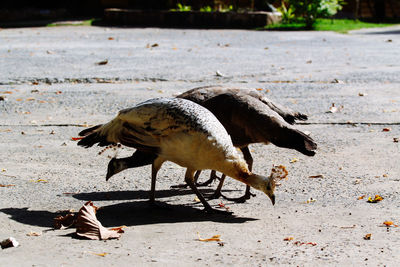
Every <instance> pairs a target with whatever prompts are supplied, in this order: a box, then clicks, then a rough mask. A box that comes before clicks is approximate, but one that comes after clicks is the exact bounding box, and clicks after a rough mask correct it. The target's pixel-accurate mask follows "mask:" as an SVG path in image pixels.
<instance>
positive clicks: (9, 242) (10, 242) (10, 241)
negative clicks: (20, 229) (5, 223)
mask: <svg viewBox="0 0 400 267" xmlns="http://www.w3.org/2000/svg"><path fill="white" fill-rule="evenodd" d="M0 246H1V248H2V249H5V248H12V247H14V248H15V247H18V246H19V243H18V241H17V240H16V239H15V238H14V237H9V238H7V239H4V240H3V241H1V242H0Z"/></svg>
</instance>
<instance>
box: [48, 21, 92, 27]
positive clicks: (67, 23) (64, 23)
mask: <svg viewBox="0 0 400 267" xmlns="http://www.w3.org/2000/svg"><path fill="white" fill-rule="evenodd" d="M96 21H97V20H96V19H88V20H77V21H73V20H72V21H62V22H54V23H49V24H47V25H46V26H47V27H57V26H92V25H93V23H94V22H96Z"/></svg>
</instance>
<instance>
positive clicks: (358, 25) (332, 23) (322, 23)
mask: <svg viewBox="0 0 400 267" xmlns="http://www.w3.org/2000/svg"><path fill="white" fill-rule="evenodd" d="M399 23H400V21H397V22H396V21H390V22H384V23H376V22H368V21H360V20H351V19H318V20H317V22H316V23H315V25H314V27H313V29H312V30H315V31H334V32H339V33H347V32H348V31H351V30H358V29H364V28H378V27H387V26H391V25H395V24H399ZM265 29H266V30H280V31H296V30H307V28H306V26H305V23H302V22H294V23H288V24H283V23H282V24H273V25H268V26H266V27H265Z"/></svg>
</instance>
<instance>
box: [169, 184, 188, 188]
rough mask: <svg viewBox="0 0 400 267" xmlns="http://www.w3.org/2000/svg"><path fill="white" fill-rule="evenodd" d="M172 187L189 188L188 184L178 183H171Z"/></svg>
mask: <svg viewBox="0 0 400 267" xmlns="http://www.w3.org/2000/svg"><path fill="white" fill-rule="evenodd" d="M170 187H171V188H187V187H188V185H187V184H177V185H171V186H170Z"/></svg>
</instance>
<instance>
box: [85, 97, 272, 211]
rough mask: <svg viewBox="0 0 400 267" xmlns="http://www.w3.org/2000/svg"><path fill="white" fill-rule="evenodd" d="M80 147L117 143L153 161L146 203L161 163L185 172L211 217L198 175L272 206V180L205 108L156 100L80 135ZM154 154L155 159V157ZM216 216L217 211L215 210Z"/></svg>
mask: <svg viewBox="0 0 400 267" xmlns="http://www.w3.org/2000/svg"><path fill="white" fill-rule="evenodd" d="M79 135H81V136H85V137H84V138H83V139H82V140H80V141H79V142H78V145H80V146H83V147H91V146H93V145H94V144H98V145H99V146H108V145H110V144H117V143H121V144H122V145H125V146H129V147H134V148H136V149H137V151H140V152H141V153H143V155H150V158H151V159H152V175H151V176H152V179H151V193H150V201H151V202H154V200H155V183H156V176H157V172H158V170H159V169H160V168H161V165H162V164H163V163H164V162H165V161H167V160H168V161H172V162H174V163H176V164H178V165H180V166H183V167H186V168H187V170H186V174H185V182H186V183H187V184H188V185H189V187H190V188H191V189H192V190H193V192H194V193H195V194H196V195H197V197H198V198H199V199H200V201H201V202H202V203H203V205H204V207H205V211H207V212H215V211H216V210H214V209H213V208H211V206H210V204H208V203H207V201H206V200H205V198H204V197H203V195H202V194H201V193H200V192H199V190H198V189H197V187H196V184H195V182H194V173H195V172H196V171H197V170H203V169H212V170H217V171H219V172H222V173H223V174H226V175H228V176H230V177H232V178H234V179H236V180H238V181H241V182H243V183H245V184H247V185H249V186H252V187H253V188H255V189H257V190H261V191H263V192H264V193H265V194H267V195H268V197H269V198H270V199H271V201H272V203H273V204H274V203H275V195H274V190H275V181H274V177H273V175H271V176H269V177H265V176H261V175H257V174H254V173H252V172H250V171H249V169H248V167H247V164H246V162H245V161H244V160H243V159H242V157H241V156H240V155H239V154H238V152H237V151H236V149H235V147H234V146H233V144H232V140H231V138H230V137H229V135H228V133H227V132H226V130H225V128H224V127H223V126H222V124H221V123H220V122H219V121H218V119H217V118H216V117H215V116H214V115H213V114H212V113H211V112H210V111H208V110H207V109H206V108H204V107H202V106H200V105H198V104H196V103H194V102H192V101H188V100H185V99H179V98H157V99H151V100H148V101H145V102H143V103H140V104H138V105H136V106H134V107H133V108H129V109H124V110H121V111H120V112H119V114H118V115H117V117H116V118H114V119H113V120H111V121H110V122H108V123H106V124H104V125H97V126H94V127H92V128H89V129H86V130H84V131H82V132H80V133H79ZM154 155H155V158H154ZM217 212H219V211H218V210H217Z"/></svg>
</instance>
